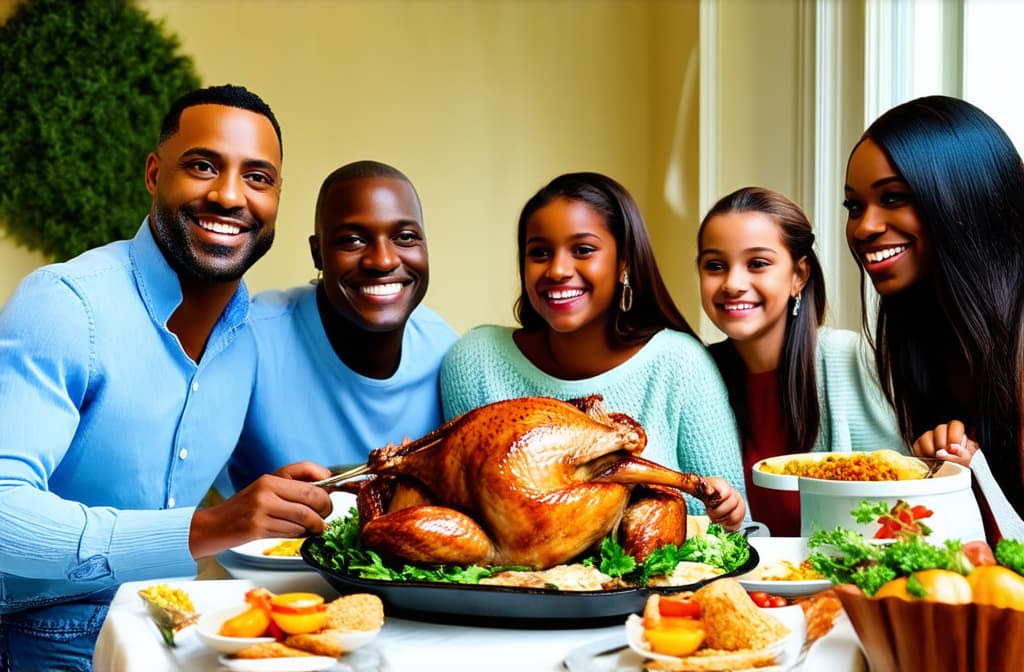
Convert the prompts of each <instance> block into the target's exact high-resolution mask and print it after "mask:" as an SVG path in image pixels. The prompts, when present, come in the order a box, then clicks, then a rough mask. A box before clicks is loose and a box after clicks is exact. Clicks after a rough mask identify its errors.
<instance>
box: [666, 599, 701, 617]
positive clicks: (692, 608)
mask: <svg viewBox="0 0 1024 672" xmlns="http://www.w3.org/2000/svg"><path fill="white" fill-rule="evenodd" d="M658 612H659V613H660V614H661V615H662V616H664V617H667V618H700V604H698V603H697V602H696V601H695V600H693V599H692V598H691V597H690V596H689V595H685V596H674V595H662V596H661V599H660V600H658Z"/></svg>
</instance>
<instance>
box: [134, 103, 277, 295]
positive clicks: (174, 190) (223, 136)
mask: <svg viewBox="0 0 1024 672" xmlns="http://www.w3.org/2000/svg"><path fill="white" fill-rule="evenodd" d="M146 187H147V189H149V193H150V194H152V196H153V206H152V211H151V212H150V226H151V228H152V230H153V233H154V236H155V238H156V240H157V241H158V243H159V245H160V247H161V249H162V250H163V252H164V254H165V255H166V256H167V258H168V260H169V261H170V263H171V265H172V266H174V267H175V270H177V271H178V272H179V273H181V274H182V275H183V276H188V277H189V278H191V279H194V280H200V281H204V282H228V281H233V280H237V279H238V278H240V277H242V275H243V274H244V273H245V271H246V270H248V269H249V267H250V266H252V264H254V263H255V262H256V260H257V259H259V258H260V257H262V256H263V255H264V254H265V253H266V252H267V250H269V249H270V246H271V243H272V242H273V240H274V223H275V221H276V219H277V208H278V202H279V200H280V195H281V146H280V143H279V142H278V139H277V134H276V132H275V131H274V127H273V125H272V124H271V122H270V120H269V119H267V118H266V117H265V116H263V115H261V114H258V113H256V112H251V111H249V110H244V109H241V108H236V107H229V106H226V105H196V106H193V107H189V108H186V109H185V110H183V111H182V113H181V120H180V123H179V127H178V131H177V132H176V133H174V135H172V136H170V137H169V138H167V139H166V140H164V142H162V143H161V144H160V146H159V147H158V148H157V151H156V152H154V153H152V154H150V155H149V157H148V158H147V160H146Z"/></svg>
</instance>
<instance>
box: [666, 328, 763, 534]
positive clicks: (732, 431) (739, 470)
mask: <svg viewBox="0 0 1024 672" xmlns="http://www.w3.org/2000/svg"><path fill="white" fill-rule="evenodd" d="M687 340H688V341H689V342H687ZM679 354H680V355H681V357H682V360H681V364H682V365H683V369H682V370H683V371H684V372H685V376H679V377H677V378H675V381H676V384H677V386H678V389H677V399H678V401H679V434H678V439H677V444H676V451H677V453H678V457H679V468H680V470H681V471H685V472H692V473H695V474H700V475H701V476H719V477H721V478H724V479H725V480H726V481H728V482H729V483H730V484H731V485H732V486H733V487H734V488H735V489H736V490H737V491H738V492H739V493H740V495H741V496H742V497H743V498H744V500H746V496H747V494H746V487H745V485H744V483H745V482H744V478H743V460H742V457H741V455H740V438H739V432H738V430H737V427H736V418H735V416H734V415H733V412H732V407H731V406H730V405H729V393H728V391H727V390H726V388H725V384H724V383H723V382H722V378H721V376H720V374H719V372H718V367H717V366H715V363H714V360H713V359H712V358H711V355H710V353H708V351H707V350H706V349H705V348H704V347H703V346H702V345H701V344H700V343H698V342H697V341H696V340H695V339H692V338H689V337H686V339H684V341H683V346H682V347H681V348H680V353H679ZM689 508H690V512H691V513H697V514H702V513H704V506H703V505H702V504H700V503H699V502H697V501H696V500H690V501H689Z"/></svg>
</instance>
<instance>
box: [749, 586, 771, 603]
mask: <svg viewBox="0 0 1024 672" xmlns="http://www.w3.org/2000/svg"><path fill="white" fill-rule="evenodd" d="M768 597H769V595H768V593H766V592H764V591H762V590H755V591H753V592H751V593H750V599H752V600H753V601H754V604H756V605H757V606H759V607H767V606H768Z"/></svg>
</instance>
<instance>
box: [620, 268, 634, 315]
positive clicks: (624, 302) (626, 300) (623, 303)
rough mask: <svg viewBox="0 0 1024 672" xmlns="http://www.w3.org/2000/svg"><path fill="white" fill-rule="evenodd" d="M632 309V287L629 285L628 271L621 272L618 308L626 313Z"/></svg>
mask: <svg viewBox="0 0 1024 672" xmlns="http://www.w3.org/2000/svg"><path fill="white" fill-rule="evenodd" d="M632 309H633V288H632V287H630V286H629V271H623V272H622V294H620V295H619V310H621V311H622V312H624V313H628V312H629V311H630V310H632Z"/></svg>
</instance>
